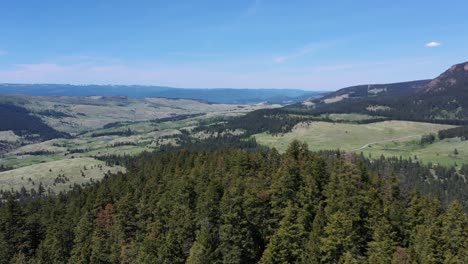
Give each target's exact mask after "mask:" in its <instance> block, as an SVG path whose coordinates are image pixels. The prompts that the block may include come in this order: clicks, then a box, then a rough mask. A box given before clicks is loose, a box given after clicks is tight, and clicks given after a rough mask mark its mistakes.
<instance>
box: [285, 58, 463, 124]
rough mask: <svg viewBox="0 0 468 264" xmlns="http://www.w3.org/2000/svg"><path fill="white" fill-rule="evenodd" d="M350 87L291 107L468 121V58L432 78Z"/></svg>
mask: <svg viewBox="0 0 468 264" xmlns="http://www.w3.org/2000/svg"><path fill="white" fill-rule="evenodd" d="M391 87H393V88H392V89H390V88H391ZM396 87H399V88H398V89H397V88H396ZM351 88H352V89H351ZM351 88H345V89H342V90H340V91H337V92H335V93H332V94H329V95H327V96H326V97H324V98H322V99H316V100H313V101H311V102H308V103H305V104H296V105H293V106H290V107H289V108H290V109H299V110H302V111H307V112H309V113H312V114H321V113H361V114H367V115H374V116H380V117H382V116H383V117H387V118H390V119H398V120H413V121H424V122H439V123H451V124H468V62H464V63H460V64H456V65H454V66H452V67H451V68H450V69H448V70H447V71H445V72H444V73H442V74H441V75H440V76H438V77H437V78H434V79H433V80H431V81H430V82H429V81H420V82H414V83H411V82H409V83H401V84H393V86H392V85H380V86H368V87H365V86H358V87H354V88H353V87H351ZM389 91H393V92H389ZM311 106H312V107H311Z"/></svg>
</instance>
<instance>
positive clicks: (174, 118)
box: [151, 113, 205, 124]
mask: <svg viewBox="0 0 468 264" xmlns="http://www.w3.org/2000/svg"><path fill="white" fill-rule="evenodd" d="M203 115H205V113H197V114H181V115H175V116H169V117H163V118H158V119H153V120H151V122H152V123H155V124H159V123H164V122H174V121H180V120H184V119H189V118H194V117H199V116H203Z"/></svg>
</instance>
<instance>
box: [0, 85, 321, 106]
mask: <svg viewBox="0 0 468 264" xmlns="http://www.w3.org/2000/svg"><path fill="white" fill-rule="evenodd" d="M0 94H22V95H34V96H94V95H97V96H128V97H131V98H148V97H163V98H171V99H194V100H202V101H205V102H210V103H227V104H245V103H261V102H268V103H282V104H286V103H294V102H301V101H304V100H307V99H309V98H315V97H317V96H320V95H322V94H324V92H316V91H305V90H298V89H229V88H219V89H196V88H172V87H163V86H141V85H71V84H0Z"/></svg>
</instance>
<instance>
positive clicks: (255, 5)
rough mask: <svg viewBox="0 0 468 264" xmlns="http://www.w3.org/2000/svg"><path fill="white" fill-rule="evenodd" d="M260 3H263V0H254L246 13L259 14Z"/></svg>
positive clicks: (249, 14) (250, 14)
mask: <svg viewBox="0 0 468 264" xmlns="http://www.w3.org/2000/svg"><path fill="white" fill-rule="evenodd" d="M260 4H261V0H253V1H252V3H251V4H250V6H249V7H248V8H247V10H246V11H245V14H246V15H247V16H253V15H255V14H257V12H258V8H259V7H260Z"/></svg>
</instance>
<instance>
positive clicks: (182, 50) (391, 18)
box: [0, 0, 468, 90]
mask: <svg viewBox="0 0 468 264" xmlns="http://www.w3.org/2000/svg"><path fill="white" fill-rule="evenodd" d="M467 60H468V1H466V0H461V1H458V0H450V1H441V0H437V1H435V0H425V1H419V0H411V1H410V0H406V1H399V0H392V1H380V0H368V1H360V0H352V1H351V0H349V1H347V0H341V1H319V0H314V1H312V0H303V1H301V0H290V1H286V0H211V1H206V0H190V1H188V0H187V1H177V0H167V1H159V0H152V1H138V0H134V1H129V0H128V1H118V0H108V1H101V0H80V1H64V0H55V1H53V0H2V1H1V3H0V82H1V83H5V82H10V83H72V84H91V83H92V84H148V85H167V86H175V87H207V88H215V87H230V88H237V87H239V88H241V87H242V88H302V89H308V90H333V89H338V88H341V87H345V86H350V85H355V84H364V83H385V82H397V81H407V80H414V79H423V78H432V77H435V76H437V75H438V74H439V73H441V72H442V71H443V70H445V69H446V68H448V67H449V66H450V65H452V64H455V63H459V62H463V61H467Z"/></svg>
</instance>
